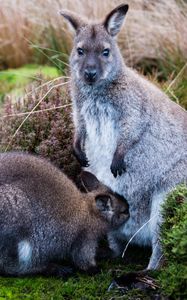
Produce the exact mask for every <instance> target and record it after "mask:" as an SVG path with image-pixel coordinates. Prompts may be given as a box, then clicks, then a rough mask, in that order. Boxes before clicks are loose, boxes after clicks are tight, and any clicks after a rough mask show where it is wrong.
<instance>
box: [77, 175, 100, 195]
mask: <svg viewBox="0 0 187 300" xmlns="http://www.w3.org/2000/svg"><path fill="white" fill-rule="evenodd" d="M80 177H81V182H82V185H83V186H84V188H85V190H86V191H87V192H92V191H94V190H97V189H98V188H99V186H100V182H99V180H98V179H97V177H95V175H93V174H92V173H90V172H87V171H82V172H81V176H80Z"/></svg>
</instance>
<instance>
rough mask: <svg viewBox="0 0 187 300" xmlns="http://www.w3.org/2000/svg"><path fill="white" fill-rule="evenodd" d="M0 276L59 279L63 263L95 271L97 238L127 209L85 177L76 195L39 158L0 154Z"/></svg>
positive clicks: (86, 174)
mask: <svg viewBox="0 0 187 300" xmlns="http://www.w3.org/2000/svg"><path fill="white" fill-rule="evenodd" d="M0 170H1V172H0V274H1V275H3V274H5V275H14V276H19V275H25V274H34V273H41V274H47V275H57V276H65V275H66V274H67V273H68V272H69V268H67V269H66V268H64V267H60V266H59V265H58V264H57V263H59V262H60V261H63V260H64V259H69V260H71V261H72V262H73V263H74V265H75V266H76V267H77V268H79V269H81V270H84V271H88V272H94V271H95V270H96V261H95V256H96V249H97V246H98V241H99V239H101V238H102V237H103V235H105V234H107V233H109V232H110V231H111V230H114V229H115V228H118V226H121V225H122V224H123V223H124V222H125V221H126V220H127V218H128V205H127V203H126V202H125V201H124V199H123V200H122V199H121V198H122V197H121V196H118V195H116V194H114V193H113V192H111V191H110V190H109V189H108V188H107V187H106V186H104V185H102V184H100V183H99V181H98V180H97V178H96V177H95V176H94V175H92V174H91V173H89V172H83V174H82V180H83V183H84V185H85V186H86V188H87V189H88V190H89V191H92V192H89V193H87V194H86V193H81V192H80V191H79V190H78V189H77V188H76V186H75V185H74V184H73V182H71V180H69V179H68V178H67V177H66V176H65V175H64V174H63V173H62V172H61V171H60V170H58V169H57V168H56V167H54V166H53V165H52V164H51V163H49V162H47V161H46V160H44V159H41V158H37V157H34V156H31V155H26V154H21V153H7V154H0Z"/></svg>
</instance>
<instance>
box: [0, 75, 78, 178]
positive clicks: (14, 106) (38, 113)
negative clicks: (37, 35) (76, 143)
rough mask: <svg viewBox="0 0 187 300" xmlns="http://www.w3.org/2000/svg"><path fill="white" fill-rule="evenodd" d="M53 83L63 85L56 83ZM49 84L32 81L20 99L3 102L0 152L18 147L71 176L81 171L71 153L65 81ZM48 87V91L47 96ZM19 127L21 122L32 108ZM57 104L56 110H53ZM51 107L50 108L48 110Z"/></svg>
mask: <svg viewBox="0 0 187 300" xmlns="http://www.w3.org/2000/svg"><path fill="white" fill-rule="evenodd" d="M56 83H58V85H59V84H62V85H63V84H64V86H58V87H55V85H57V84H56ZM53 86H54V88H52V89H51V87H52V85H50V84H46V85H45V83H44V82H43V80H42V79H41V80H40V81H37V82H35V83H33V84H32V85H31V86H30V87H29V89H28V91H27V94H26V95H25V96H24V98H23V99H21V98H20V99H19V101H17V102H14V101H13V100H12V99H11V98H10V97H9V98H8V99H7V100H6V101H5V105H4V109H3V116H2V118H1V122H0V140H1V151H7V150H21V151H27V152H30V153H37V154H39V155H41V156H43V157H46V158H47V159H50V160H51V161H53V162H54V164H55V165H57V166H58V167H60V168H62V169H63V171H64V172H65V173H66V174H67V175H68V176H69V177H71V178H72V179H75V178H76V176H77V174H78V173H79V171H80V166H79V164H78V163H77V161H76V159H75V158H74V156H73V155H72V132H73V124H72V120H71V102H70V97H69V94H68V90H67V84H66V83H65V82H64V80H63V79H60V80H59V81H55V84H54V83H53ZM50 89H51V91H50V93H49V94H48V95H47V96H46V97H44V96H45V95H46V93H47V92H49V90H50ZM43 97H44V99H43V101H41V103H40V104H39V105H38V106H37V108H36V109H35V113H33V114H30V116H29V117H28V118H27V120H26V121H25V122H24V123H23V125H22V126H21V127H20V129H19V130H18V131H17V133H16V134H15V132H16V130H17V129H18V128H19V126H20V124H21V123H22V122H23V120H24V119H25V118H26V116H27V114H26V115H20V114H22V113H23V114H24V113H27V112H29V111H31V110H32V109H33V108H34V107H35V106H36V104H37V103H38V102H39V101H40V100H41V99H42V98H43ZM55 107H58V108H56V109H53V108H55ZM51 108H52V110H51Z"/></svg>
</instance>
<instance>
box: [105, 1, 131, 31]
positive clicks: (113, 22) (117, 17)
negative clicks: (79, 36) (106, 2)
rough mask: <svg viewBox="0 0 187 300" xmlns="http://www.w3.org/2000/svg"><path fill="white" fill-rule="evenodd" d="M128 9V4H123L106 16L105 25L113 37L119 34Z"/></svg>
mask: <svg viewBox="0 0 187 300" xmlns="http://www.w3.org/2000/svg"><path fill="white" fill-rule="evenodd" d="M128 9H129V6H128V4H121V5H120V6H118V7H116V8H115V9H113V10H112V11H111V12H110V13H109V14H108V15H107V16H106V18H105V21H104V23H103V24H104V27H105V28H106V30H107V31H108V33H109V34H110V35H111V36H115V35H117V34H118V33H119V31H120V29H121V26H122V24H123V21H124V18H125V15H126V13H127V11H128Z"/></svg>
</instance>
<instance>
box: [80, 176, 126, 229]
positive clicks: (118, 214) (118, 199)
mask: <svg viewBox="0 0 187 300" xmlns="http://www.w3.org/2000/svg"><path fill="white" fill-rule="evenodd" d="M81 180H82V184H83V186H84V187H85V189H86V191H87V192H88V193H92V195H93V197H94V203H93V205H94V207H95V208H96V209H97V211H98V212H99V213H100V214H101V215H102V216H103V217H104V218H105V219H106V220H107V221H108V222H109V223H110V224H111V226H112V227H113V228H117V227H119V226H121V225H122V224H123V223H124V222H126V221H127V219H128V218H129V206H128V203H127V201H126V200H125V199H124V198H123V197H122V196H120V195H119V194H117V193H114V192H112V191H111V190H110V189H109V188H108V187H107V186H105V185H104V184H102V183H101V182H100V181H99V180H98V179H97V178H96V177H95V176H94V175H93V174H92V173H90V172H87V171H83V172H82V174H81Z"/></svg>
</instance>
